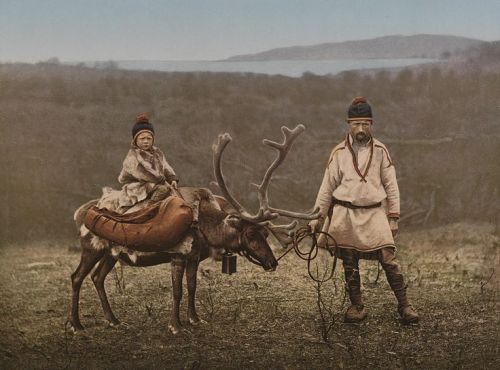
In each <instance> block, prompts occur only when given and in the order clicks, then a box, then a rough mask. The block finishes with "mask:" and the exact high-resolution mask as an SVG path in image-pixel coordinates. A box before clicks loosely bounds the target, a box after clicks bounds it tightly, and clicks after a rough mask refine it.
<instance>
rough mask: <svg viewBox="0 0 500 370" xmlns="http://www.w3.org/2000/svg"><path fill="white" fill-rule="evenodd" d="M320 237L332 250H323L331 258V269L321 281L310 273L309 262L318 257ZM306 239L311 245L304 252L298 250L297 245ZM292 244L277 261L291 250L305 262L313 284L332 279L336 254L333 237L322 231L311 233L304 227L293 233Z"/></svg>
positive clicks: (335, 265)
mask: <svg viewBox="0 0 500 370" xmlns="http://www.w3.org/2000/svg"><path fill="white" fill-rule="evenodd" d="M321 235H324V236H325V238H326V245H329V246H330V245H331V246H332V248H325V249H326V250H327V251H328V252H329V253H330V256H332V257H333V260H332V268H331V270H330V273H329V274H328V276H327V277H324V278H322V279H320V278H319V277H315V276H314V275H313V273H312V272H311V262H312V261H313V260H314V259H315V258H316V257H317V256H318V251H319V248H321V247H320V246H319V245H318V238H319V237H320V236H321ZM308 238H310V239H311V245H310V247H309V250H308V251H305V252H304V251H302V250H301V249H300V246H299V245H300V244H301V242H302V241H303V240H305V239H308ZM292 244H293V245H292V246H291V247H290V248H289V249H288V250H287V251H286V252H285V253H283V254H282V255H281V256H280V257H279V258H278V259H277V261H279V260H280V259H281V258H283V257H284V256H286V255H287V254H288V253H289V252H290V251H291V250H294V251H295V254H296V255H297V256H299V258H300V259H302V260H304V261H307V272H308V274H309V276H310V277H311V279H313V280H314V281H315V282H317V283H324V282H327V281H328V280H330V279H332V278H333V275H334V273H335V268H336V267H337V254H336V253H335V251H336V250H337V241H336V240H335V239H334V238H333V236H331V235H330V234H328V233H327V232H324V231H312V230H311V228H310V227H309V226H304V227H301V228H299V229H298V230H297V231H296V232H295V233H294V235H293V241H292Z"/></svg>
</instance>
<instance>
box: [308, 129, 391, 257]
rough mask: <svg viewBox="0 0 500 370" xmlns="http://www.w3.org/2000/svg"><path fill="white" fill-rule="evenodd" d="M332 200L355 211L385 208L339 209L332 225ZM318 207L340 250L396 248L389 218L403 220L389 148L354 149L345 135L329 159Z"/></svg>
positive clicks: (374, 143)
mask: <svg viewBox="0 0 500 370" xmlns="http://www.w3.org/2000/svg"><path fill="white" fill-rule="evenodd" d="M332 197H334V198H336V199H338V200H340V201H347V202H350V203H352V204H353V205H355V206H372V205H375V204H377V203H379V202H382V206H381V207H376V208H370V209H351V208H346V207H344V206H340V205H335V206H334V207H333V212H332V216H331V220H330V219H329V217H328V211H329V209H330V206H331V205H332ZM316 206H319V207H320V212H321V214H322V216H323V217H325V224H324V227H323V230H325V231H328V233H329V234H331V235H332V236H333V237H334V238H335V240H336V241H337V243H338V245H339V247H342V248H351V249H356V250H358V251H361V252H368V251H373V250H377V249H380V248H384V247H393V248H394V247H395V246H394V239H393V237H392V232H391V229H390V227H389V221H388V217H389V216H390V217H399V210H400V206H399V189H398V184H397V180H396V171H395V169H394V164H393V163H392V160H391V157H390V156H389V152H388V151H387V148H386V147H385V145H384V144H382V143H381V142H380V141H378V140H376V139H373V138H372V139H371V140H370V142H368V143H367V144H366V145H356V143H355V142H353V139H352V137H351V136H350V135H347V137H346V139H345V140H344V141H343V142H342V143H340V144H339V145H337V146H336V147H335V148H334V149H333V151H332V153H331V155H330V158H329V160H328V165H327V168H326V171H325V175H324V177H323V181H322V183H321V187H320V189H319V192H318V196H317V198H316Z"/></svg>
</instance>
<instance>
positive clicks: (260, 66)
mask: <svg viewBox="0 0 500 370" xmlns="http://www.w3.org/2000/svg"><path fill="white" fill-rule="evenodd" d="M434 61H435V60H434V59H420V58H412V59H356V60H348V59H345V60H278V61H261V62H225V61H192V60H191V61H117V62H116V63H117V64H118V67H119V68H122V69H128V70H153V71H165V72H202V71H207V72H236V73H263V74H268V75H284V76H290V77H300V76H302V74H303V73H305V72H310V73H313V74H315V75H328V74H337V73H339V72H343V71H349V70H356V69H372V68H397V67H406V66H411V65H415V64H422V63H430V62H434ZM86 64H88V65H92V63H86Z"/></svg>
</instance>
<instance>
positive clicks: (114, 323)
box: [106, 320, 121, 328]
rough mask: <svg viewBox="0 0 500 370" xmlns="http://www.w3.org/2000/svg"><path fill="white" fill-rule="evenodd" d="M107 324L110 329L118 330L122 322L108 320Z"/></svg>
mask: <svg viewBox="0 0 500 370" xmlns="http://www.w3.org/2000/svg"><path fill="white" fill-rule="evenodd" d="M106 324H108V326H109V327H110V328H116V327H117V326H119V325H121V322H120V321H118V320H106Z"/></svg>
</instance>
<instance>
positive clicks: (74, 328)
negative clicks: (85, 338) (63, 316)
mask: <svg viewBox="0 0 500 370" xmlns="http://www.w3.org/2000/svg"><path fill="white" fill-rule="evenodd" d="M83 330H85V328H84V327H83V325H82V324H80V323H77V324H73V323H72V322H68V331H69V332H70V333H72V334H76V333H77V332H79V331H83Z"/></svg>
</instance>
